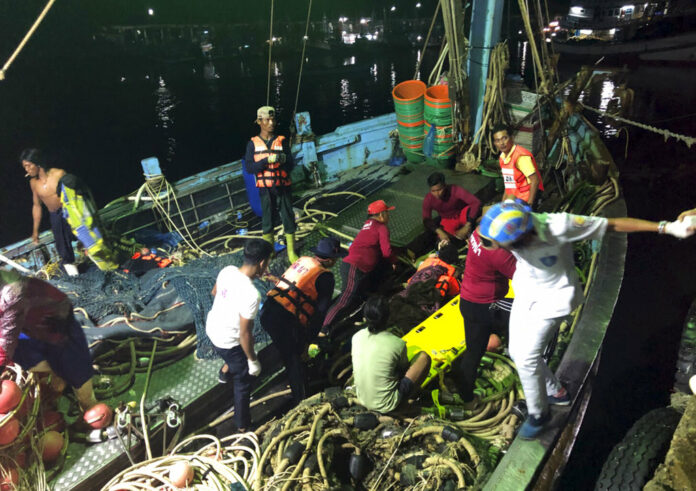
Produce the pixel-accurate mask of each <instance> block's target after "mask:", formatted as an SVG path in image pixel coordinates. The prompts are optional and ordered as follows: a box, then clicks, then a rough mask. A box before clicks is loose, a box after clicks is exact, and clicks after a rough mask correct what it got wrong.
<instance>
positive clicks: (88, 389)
mask: <svg viewBox="0 0 696 491" xmlns="http://www.w3.org/2000/svg"><path fill="white" fill-rule="evenodd" d="M73 392H74V393H75V397H76V398H77V402H78V404H79V405H80V408H81V409H82V411H86V410H87V409H89V408H91V407H92V406H94V405H95V404H96V403H97V398H96V396H95V395H94V386H93V385H92V379H89V380H88V381H87V382H85V383H84V384H82V387H80V388H79V389H73Z"/></svg>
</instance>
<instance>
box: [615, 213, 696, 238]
mask: <svg viewBox="0 0 696 491" xmlns="http://www.w3.org/2000/svg"><path fill="white" fill-rule="evenodd" d="M689 225H690V224H688V223H687V222H683V221H678V220H677V221H674V222H666V221H662V222H659V223H658V222H651V221H649V220H642V219H640V218H629V217H625V218H609V219H608V224H607V229H608V230H612V231H614V232H626V233H632V232H657V233H659V234H668V235H673V236H674V237H678V238H680V239H685V238H686V237H689V236H691V235H693V234H694V228H693V227H690V226H689Z"/></svg>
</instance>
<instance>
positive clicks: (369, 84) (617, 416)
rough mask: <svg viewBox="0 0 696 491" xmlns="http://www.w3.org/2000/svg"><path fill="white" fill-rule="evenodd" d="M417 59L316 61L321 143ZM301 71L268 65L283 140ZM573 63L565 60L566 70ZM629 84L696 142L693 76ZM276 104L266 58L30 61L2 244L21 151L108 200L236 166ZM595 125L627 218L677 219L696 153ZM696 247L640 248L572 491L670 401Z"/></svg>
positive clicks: (406, 55)
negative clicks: (150, 161)
mask: <svg viewBox="0 0 696 491" xmlns="http://www.w3.org/2000/svg"><path fill="white" fill-rule="evenodd" d="M512 51H513V53H512V54H513V58H514V57H515V52H516V51H517V50H516V49H513V50H512ZM416 57H417V53H416V52H411V51H403V52H393V51H391V52H372V53H357V52H356V53H354V54H340V55H339V54H335V53H333V54H326V53H325V54H320V55H316V54H310V55H309V56H308V58H309V61H308V63H307V65H306V66H305V72H304V77H303V81H302V87H301V88H302V90H301V92H300V99H299V101H300V102H299V110H308V111H310V112H311V115H312V122H313V127H314V130H315V132H316V133H324V132H327V131H331V130H333V129H334V128H335V127H336V126H338V125H340V124H344V123H348V122H352V121H356V120H359V119H362V118H367V117H370V116H374V115H379V114H383V113H386V112H390V111H391V110H392V104H391V96H390V92H391V88H392V87H393V86H394V84H395V83H397V82H400V81H402V80H406V79H409V78H411V77H412V76H413V71H414V66H415V62H416ZM520 58H522V57H520ZM432 62H433V60H432V56H430V58H427V59H426V63H425V67H424V71H423V72H424V73H426V74H427V73H429V67H430V66H431V65H432ZM525 62H526V59H524V60H523V59H518V60H514V64H515V66H516V67H520V66H522V67H524V68H526V67H525ZM298 66H299V55H292V56H290V55H287V56H283V57H281V58H278V59H277V61H276V63H274V65H273V66H272V70H273V79H272V87H271V88H272V90H271V98H270V103H271V104H273V105H275V106H277V107H278V108H279V113H280V129H281V130H282V129H284V128H287V125H288V123H289V117H290V114H291V112H292V106H293V104H294V99H295V91H296V88H297V70H298ZM575 68H577V67H575V66H572V65H566V64H562V69H563V71H564V72H566V73H572V71H573V70H574V69H575ZM527 71H528V69H527ZM527 75H529V74H527ZM624 78H627V80H628V83H629V86H631V87H633V88H634V89H635V91H636V100H635V107H634V117H635V118H636V119H639V120H641V121H644V122H650V123H653V124H655V125H657V126H661V127H665V128H669V129H671V130H673V131H676V132H680V133H685V134H691V135H696V115H695V114H694V113H696V92H694V91H693V89H692V87H693V86H694V85H693V84H694V81H696V70H694V69H690V68H667V67H633V68H629V71H628V72H627V74H626V75H625V76H624ZM615 83H616V82H615V80H613V79H607V80H605V81H603V82H600V83H597V84H595V85H594V87H593V89H592V90H591V91H590V92H589V93H588V95H587V97H586V99H585V102H586V103H587V104H589V105H591V106H594V107H606V104H607V103H608V102H609V100H610V99H611V97H612V91H613V86H614V84H615ZM265 96H266V66H265V63H264V61H263V59H262V58H260V57H258V58H255V59H254V58H252V59H247V60H240V59H224V60H215V61H213V62H210V63H207V64H206V63H204V62H202V61H197V62H186V63H168V64H166V63H153V62H150V61H146V60H138V59H134V58H127V57H124V56H119V55H117V54H115V53H113V52H105V53H102V54H100V55H94V54H92V55H91V56H89V57H85V56H82V57H78V55H70V56H68V55H66V56H61V57H53V56H52V57H46V56H44V57H39V58H31V57H30V58H24V57H22V58H20V59H19V61H18V62H17V63H16V64H15V66H14V67H13V69H12V70H11V72H10V73H9V77H8V79H7V80H6V81H4V82H0V165H1V166H2V178H3V186H2V193H1V194H0V217H1V218H0V224H1V227H0V243H2V244H5V243H8V242H11V241H15V240H19V239H21V238H24V237H26V236H28V235H29V234H30V231H31V213H30V208H31V200H30V194H29V190H28V184H27V183H26V182H25V180H24V179H23V177H22V176H23V172H22V170H21V168H20V166H19V162H18V161H17V155H18V154H19V152H20V151H21V149H22V148H24V147H27V146H37V147H42V148H44V149H46V150H47V151H48V152H49V153H50V154H52V155H53V156H54V158H55V165H56V166H59V167H63V168H65V169H67V170H69V171H71V172H74V173H76V174H78V175H80V176H82V177H83V178H84V179H85V180H86V181H87V182H88V184H90V186H91V187H92V189H93V191H94V194H95V196H96V198H97V200H98V201H99V203H100V204H104V203H106V202H108V201H110V200H112V199H114V198H116V197H118V196H120V195H123V194H125V193H127V192H130V191H132V190H134V189H136V188H137V187H138V186H139V185H140V184H141V183H142V176H141V170H140V165H139V162H140V159H142V158H144V157H148V156H151V155H156V156H157V157H159V159H160V161H161V163H162V167H163V170H164V172H165V174H166V175H167V177H168V178H169V179H170V180H172V181H173V180H176V179H179V178H181V177H184V176H187V175H189V174H192V173H195V172H198V171H201V170H205V169H209V168H212V167H214V166H217V165H220V164H223V163H226V162H229V161H232V160H236V159H238V158H239V157H241V156H242V153H243V151H244V146H245V142H246V140H247V139H248V138H249V137H250V136H251V135H253V134H254V132H255V125H254V124H253V123H252V121H253V120H254V119H255V109H256V107H258V106H260V105H262V104H264V103H265V98H266V97H265ZM598 126H599V128H600V129H601V130H602V131H603V133H604V134H605V135H606V136H607V142H608V144H609V146H610V147H611V149H612V150H613V154H614V155H615V156H616V159H617V162H618V164H619V166H620V168H621V172H622V173H621V183H622V186H623V190H624V194H625V197H626V200H627V202H628V211H629V215H631V216H637V217H641V218H647V219H652V220H660V219H674V218H675V217H676V216H677V214H678V213H679V212H680V211H681V210H683V209H686V208H691V207H694V206H696V193H695V192H694V184H696V159H695V158H694V157H693V150H689V149H688V148H687V147H686V146H685V145H684V144H682V143H675V142H674V141H673V140H672V141H668V142H665V141H664V140H663V138H662V137H661V136H657V135H654V134H651V133H648V132H645V131H642V130H636V129H630V131H629V135H630V137H629V138H630V139H629V146H628V157H627V158H624V157H623V153H624V148H625V145H626V136H625V134H624V133H620V135H619V137H618V138H614V136H612V135H616V133H617V129H616V127H615V126H614V125H613V124H612V123H611V122H610V121H603V120H601V119H599V120H598ZM695 249H696V239H691V240H687V241H677V240H674V239H670V238H666V237H658V236H656V235H654V234H642V235H641V234H636V235H633V236H631V237H630V238H629V251H628V256H627V261H626V275H625V279H624V284H623V288H622V292H621V295H620V298H619V302H618V305H617V308H616V315H615V317H614V320H613V322H612V325H611V327H610V329H609V331H608V334H607V340H606V343H605V346H604V349H603V352H602V362H601V365H600V369H599V378H598V381H597V383H596V387H595V390H594V393H593V397H592V400H591V402H590V409H589V414H588V417H587V422H586V425H585V426H584V427H583V429H582V430H581V432H580V438H579V441H578V444H577V446H576V450H575V452H574V454H573V456H572V457H571V460H570V462H569V465H568V468H567V472H566V473H565V475H564V477H563V482H562V485H561V489H588V488H591V487H592V485H593V483H594V480H595V479H596V476H597V474H598V472H599V469H600V467H601V465H602V462H603V460H604V459H605V458H606V455H607V453H608V452H609V451H610V449H611V447H612V446H613V445H614V444H615V443H616V442H617V441H618V440H619V439H620V438H621V437H622V436H623V434H624V433H625V431H626V430H627V429H628V428H629V427H630V426H631V424H632V423H633V422H634V421H635V420H636V419H637V418H639V417H640V416H641V415H642V414H643V413H644V412H646V411H648V410H649V409H652V408H654V407H658V406H661V405H664V404H666V403H667V402H668V394H669V389H670V387H671V383H672V375H673V371H674V364H675V360H676V353H677V344H678V339H679V335H680V332H681V323H682V320H683V316H684V314H685V312H686V309H687V307H688V304H689V303H690V301H691V300H692V299H693V298H694V296H695V295H696V281H694V278H696V254H694V250H695Z"/></svg>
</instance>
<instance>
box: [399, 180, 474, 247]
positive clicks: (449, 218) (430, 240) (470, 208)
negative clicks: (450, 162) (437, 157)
mask: <svg viewBox="0 0 696 491" xmlns="http://www.w3.org/2000/svg"><path fill="white" fill-rule="evenodd" d="M428 186H429V187H430V192H429V193H428V194H426V195H425V197H424V198H423V226H424V227H425V232H424V233H423V234H421V235H420V236H418V237H417V238H416V239H415V240H413V241H412V242H411V244H409V246H408V248H409V249H410V250H412V251H413V252H414V253H416V255H421V254H423V253H424V252H426V251H429V250H432V249H434V248H435V245H436V243H438V242H439V243H444V244H446V243H450V242H452V243H454V244H455V245H457V246H459V245H461V244H463V243H464V241H465V240H466V238H467V237H468V236H469V234H470V233H471V230H472V229H473V224H474V223H475V221H476V218H477V217H478V214H479V211H480V210H481V201H480V200H479V199H478V198H477V197H476V196H474V195H473V194H472V193H470V192H469V191H467V190H466V189H464V188H462V187H460V186H457V185H456V184H447V183H446V182H445V176H444V174H443V173H442V172H433V173H432V174H430V176H428ZM433 211H435V212H437V215H438V216H437V217H436V218H433V216H432V215H433Z"/></svg>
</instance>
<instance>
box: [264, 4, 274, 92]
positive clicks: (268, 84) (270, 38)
mask: <svg viewBox="0 0 696 491" xmlns="http://www.w3.org/2000/svg"><path fill="white" fill-rule="evenodd" d="M274 5H275V0H271V23H270V27H269V28H268V31H269V32H268V78H267V79H266V105H267V106H268V105H269V102H270V100H271V54H272V52H273V7H274Z"/></svg>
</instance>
